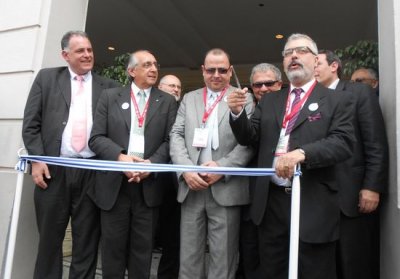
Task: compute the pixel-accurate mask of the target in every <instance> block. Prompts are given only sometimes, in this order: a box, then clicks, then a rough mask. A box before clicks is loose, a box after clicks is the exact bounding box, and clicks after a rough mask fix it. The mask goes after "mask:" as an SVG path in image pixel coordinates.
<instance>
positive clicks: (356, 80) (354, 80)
mask: <svg viewBox="0 0 400 279" xmlns="http://www.w3.org/2000/svg"><path fill="white" fill-rule="evenodd" d="M369 80H376V79H374V78H356V79H353V80H351V81H352V82H364V81H369Z"/></svg>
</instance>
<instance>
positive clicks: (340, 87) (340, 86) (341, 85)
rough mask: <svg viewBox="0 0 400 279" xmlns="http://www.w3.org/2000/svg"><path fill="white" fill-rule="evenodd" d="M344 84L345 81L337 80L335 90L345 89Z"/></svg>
mask: <svg viewBox="0 0 400 279" xmlns="http://www.w3.org/2000/svg"><path fill="white" fill-rule="evenodd" d="M345 86H346V84H345V82H344V81H342V80H339V83H338V85H337V86H336V88H335V90H336V91H344V90H345V89H346V88H345Z"/></svg>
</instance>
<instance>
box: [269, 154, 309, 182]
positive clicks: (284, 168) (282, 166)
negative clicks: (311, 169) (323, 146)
mask: <svg viewBox="0 0 400 279" xmlns="http://www.w3.org/2000/svg"><path fill="white" fill-rule="evenodd" d="M305 159H306V157H305V155H304V154H303V153H301V152H300V151H299V150H297V149H296V150H293V151H291V152H288V153H286V154H284V155H282V156H279V157H278V158H277V159H276V163H275V171H276V175H277V176H279V177H282V178H287V179H289V178H291V177H292V176H293V174H294V170H295V167H296V165H297V164H298V163H301V162H303V161H304V160H305Z"/></svg>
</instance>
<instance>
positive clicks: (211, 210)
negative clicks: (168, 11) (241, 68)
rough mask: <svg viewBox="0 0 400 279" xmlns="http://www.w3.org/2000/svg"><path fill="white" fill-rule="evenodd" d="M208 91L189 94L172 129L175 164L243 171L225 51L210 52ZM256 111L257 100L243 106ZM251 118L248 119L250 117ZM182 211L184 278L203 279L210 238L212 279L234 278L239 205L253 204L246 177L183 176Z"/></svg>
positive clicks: (245, 154)
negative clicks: (228, 100)
mask: <svg viewBox="0 0 400 279" xmlns="http://www.w3.org/2000/svg"><path fill="white" fill-rule="evenodd" d="M202 70H203V78H204V83H205V87H203V88H200V89H197V90H195V91H192V92H189V93H187V94H185V96H184V97H183V100H182V102H181V104H180V107H179V111H178V115H177V117H176V121H175V124H174V126H173V128H172V130H171V142H170V149H171V158H172V162H173V163H174V164H179V165H203V166H208V167H218V166H221V167H243V166H246V165H247V163H248V162H249V160H250V159H251V157H252V155H253V153H252V152H251V149H250V148H247V147H244V146H241V145H239V144H238V143H237V141H236V140H235V137H234V136H233V134H232V130H231V127H230V126H229V114H230V110H229V108H228V105H227V103H226V96H229V95H231V94H233V92H234V91H235V90H237V89H236V88H234V87H232V86H230V85H229V81H230V78H231V76H232V66H231V65H230V62H229V57H228V54H227V53H226V52H225V51H223V50H222V49H212V50H210V51H209V52H207V54H206V57H205V59H204V65H203V66H202ZM244 106H246V108H247V112H249V113H251V112H252V107H253V104H252V99H251V98H249V100H248V102H247V103H245V104H244ZM246 118H247V116H246ZM178 182H179V189H178V201H179V202H180V203H182V207H181V209H182V210H181V216H182V217H181V254H180V270H179V278H180V279H203V278H206V275H205V273H206V272H205V269H204V267H205V248H206V242H207V239H208V242H209V247H210V261H209V265H208V275H207V278H212V279H233V278H234V276H235V271H236V266H237V251H238V242H239V223H240V206H241V205H244V204H248V203H249V189H248V183H249V180H248V177H247V176H230V175H220V174H211V173H197V172H183V173H178Z"/></svg>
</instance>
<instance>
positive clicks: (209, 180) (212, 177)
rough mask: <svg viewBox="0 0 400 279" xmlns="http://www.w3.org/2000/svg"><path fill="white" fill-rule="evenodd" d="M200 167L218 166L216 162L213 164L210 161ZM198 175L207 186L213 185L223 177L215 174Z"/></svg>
mask: <svg viewBox="0 0 400 279" xmlns="http://www.w3.org/2000/svg"><path fill="white" fill-rule="evenodd" d="M202 166H205V167H218V164H217V163H216V162H214V161H210V162H206V163H204V164H202ZM199 175H200V176H201V178H203V179H204V181H205V182H207V183H208V184H209V185H213V184H214V183H215V182H217V181H218V180H220V179H221V178H222V177H223V175H221V174H215V173H200V174H199Z"/></svg>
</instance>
